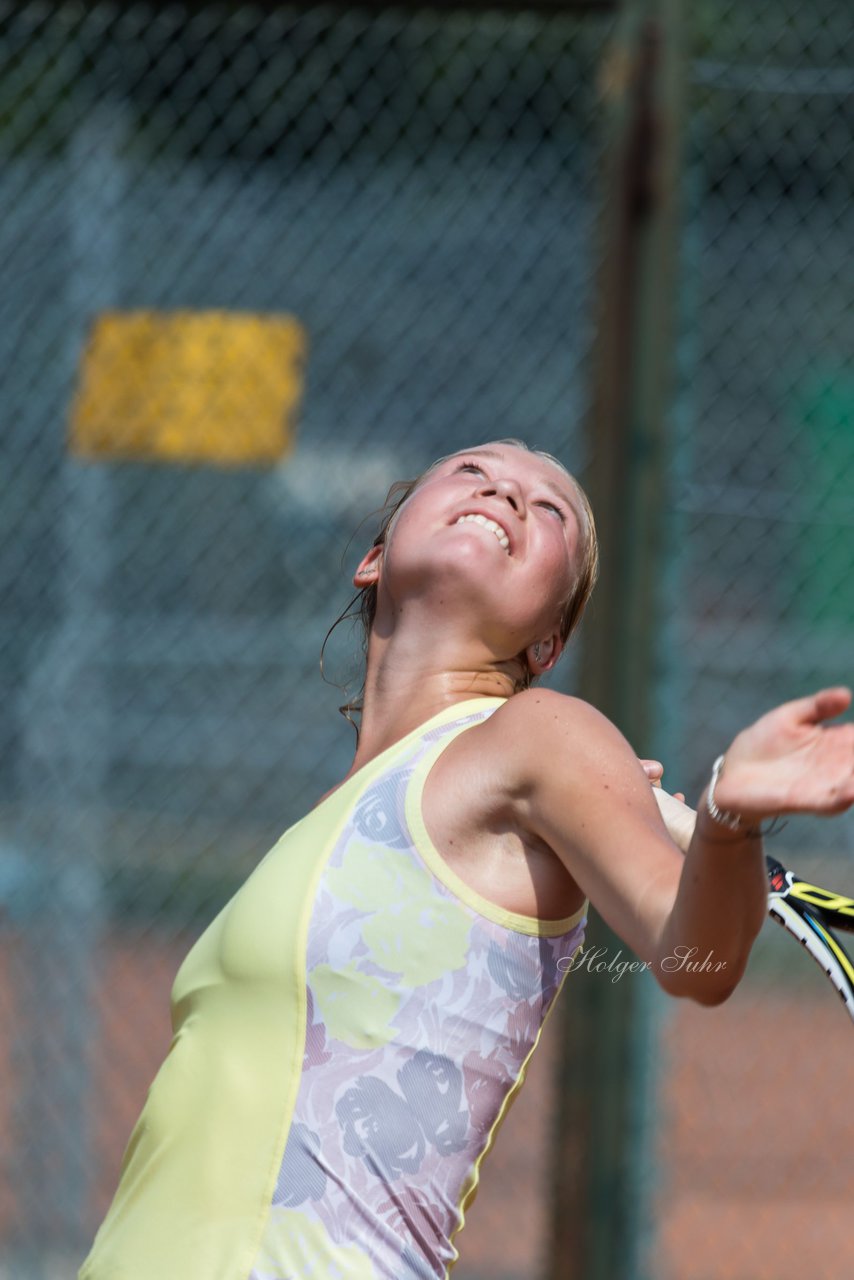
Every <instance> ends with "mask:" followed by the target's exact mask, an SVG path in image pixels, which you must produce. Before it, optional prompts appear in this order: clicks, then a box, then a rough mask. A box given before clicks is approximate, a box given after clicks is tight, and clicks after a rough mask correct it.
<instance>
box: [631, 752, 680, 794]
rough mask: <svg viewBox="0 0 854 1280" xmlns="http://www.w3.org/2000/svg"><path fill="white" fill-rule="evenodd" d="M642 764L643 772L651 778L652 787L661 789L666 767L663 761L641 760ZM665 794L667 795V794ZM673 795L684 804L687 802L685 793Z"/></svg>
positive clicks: (677, 792)
mask: <svg viewBox="0 0 854 1280" xmlns="http://www.w3.org/2000/svg"><path fill="white" fill-rule="evenodd" d="M640 763H641V764H642V765H643V771H644V773H645V774H646V776H647V777H648V778H649V780H650V782H651V783H652V785H653V786H654V787H660V786H661V779H662V778H663V777H664V765H663V764H662V763H661V761H660V760H641V761H640ZM665 794H667V793H666V792H665ZM673 795H674V798H675V799H676V800H681V801H683V803H684V800H685V794H684V792H682V791H674V793H673Z"/></svg>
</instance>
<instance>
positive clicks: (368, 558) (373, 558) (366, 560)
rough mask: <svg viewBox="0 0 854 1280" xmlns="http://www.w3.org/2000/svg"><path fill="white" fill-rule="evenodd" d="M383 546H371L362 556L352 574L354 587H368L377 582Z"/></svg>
mask: <svg viewBox="0 0 854 1280" xmlns="http://www.w3.org/2000/svg"><path fill="white" fill-rule="evenodd" d="M383 550H384V548H383V547H381V546H380V547H371V549H370V551H369V552H368V553H367V555H364V556H362V559H361V560H360V561H359V567H358V569H357V570H356V572H355V574H354V575H353V586H354V587H369V586H370V585H371V583H373V582H378V581H379V577H380V568H381V565H382V557H383Z"/></svg>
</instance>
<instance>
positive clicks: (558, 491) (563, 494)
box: [453, 446, 578, 515]
mask: <svg viewBox="0 0 854 1280" xmlns="http://www.w3.org/2000/svg"><path fill="white" fill-rule="evenodd" d="M467 453H470V454H480V455H481V456H482V457H486V458H497V459H498V461H499V462H503V461H504V454H503V453H499V452H498V450H497V449H487V448H484V447H479V446H476V447H475V448H474V449H461V450H460V452H459V453H455V454H454V455H453V456H454V457H455V458H462V457H464V455H465V454H467ZM536 456H537V455H536V454H534V457H536ZM543 484H544V485H545V487H546V488H547V489H550V490H551V491H552V493H553V494H555V495H556V496H557V497H558V498H560V499H561V501H563V502H565V503H566V504H567V505H568V507H569V509H570V510H571V511H573V512H575V511H576V507H575V503H574V502H573V500H572V498H571V497H570V496H569V492H568V491H567V490H565V489H562V488H561V487H560V485H558V484H555V483H554V481H552V480H544V481H543ZM577 514H578V513H577V512H576V515H577Z"/></svg>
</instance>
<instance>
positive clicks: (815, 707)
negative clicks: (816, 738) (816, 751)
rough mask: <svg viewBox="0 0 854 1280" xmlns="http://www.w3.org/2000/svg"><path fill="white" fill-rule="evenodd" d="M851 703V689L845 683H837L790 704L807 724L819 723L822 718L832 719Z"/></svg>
mask: <svg viewBox="0 0 854 1280" xmlns="http://www.w3.org/2000/svg"><path fill="white" fill-rule="evenodd" d="M850 704H851V690H850V689H848V688H847V687H846V686H845V685H835V686H834V687H833V688H830V689H819V691H818V692H817V693H811V694H809V695H808V696H807V697H806V698H796V699H795V701H794V702H792V703H791V704H790V705H791V706H792V707H793V708H794V709H795V711H796V712H797V713H798V718H799V719H800V720H801V721H802V722H805V723H807V724H818V723H819V722H820V721H821V720H830V719H832V717H833V716H839V715H841V714H842V712H843V711H845V710H847V708H848V707H849V706H850Z"/></svg>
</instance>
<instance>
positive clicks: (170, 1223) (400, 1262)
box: [80, 441, 854, 1280]
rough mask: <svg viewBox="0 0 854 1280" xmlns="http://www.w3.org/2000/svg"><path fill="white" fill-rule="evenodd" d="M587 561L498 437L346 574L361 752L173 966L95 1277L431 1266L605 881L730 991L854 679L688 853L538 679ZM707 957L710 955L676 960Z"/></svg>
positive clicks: (734, 758)
mask: <svg viewBox="0 0 854 1280" xmlns="http://www.w3.org/2000/svg"><path fill="white" fill-rule="evenodd" d="M595 576H596V540H595V532H594V528H593V521H592V517H591V515H590V511H589V508H588V505H587V502H586V500H585V498H584V495H583V494H582V493H581V491H580V489H579V488H578V486H577V484H576V483H575V481H574V480H573V479H572V477H571V476H570V475H569V474H568V473H567V472H566V471H565V470H564V469H563V468H562V467H561V466H560V465H559V464H557V463H556V462H555V461H553V460H552V459H550V458H549V457H548V456H547V455H543V454H540V453H536V452H530V451H528V450H527V449H526V448H524V447H523V446H520V445H519V444H517V443H512V442H506V441H501V442H498V443H495V444H490V445H488V446H482V447H478V448H474V449H471V450H467V451H465V452H464V453H459V454H455V455H453V456H452V457H449V458H446V459H443V460H442V461H441V462H439V463H437V464H435V465H434V466H433V467H431V468H430V470H429V471H427V472H426V473H425V474H424V475H423V476H422V477H421V478H420V479H419V480H418V481H417V482H416V483H415V484H414V485H412V486H410V487H408V488H407V489H406V490H405V492H404V495H403V499H402V501H400V502H399V503H398V505H397V506H396V509H395V510H394V512H393V514H392V517H391V519H390V523H388V522H386V524H385V525H384V527H383V529H382V530H381V532H380V535H379V536H378V537H377V539H376V542H375V544H374V545H373V547H371V549H370V550H369V551H368V553H367V555H365V557H364V559H363V560H362V562H361V564H360V565H359V568H358V570H357V572H356V579H355V580H356V584H357V586H358V587H359V589H360V591H361V593H362V597H363V606H364V616H365V618H366V621H367V623H368V625H369V643H368V650H367V671H366V679H365V687H364V697H363V709H362V716H361V730H360V733H359V737H358V746H357V750H356V755H355V759H354V761H353V766H352V768H351V770H350V772H349V773H348V775H347V777H346V778H345V779H344V780H343V782H342V783H341V784H340V785H339V786H338V787H336V788H335V789H334V790H333V791H331V792H330V793H328V794H327V795H326V796H325V797H324V798H323V799H322V800H321V801H320V802H318V803H317V804H316V805H315V807H314V808H313V809H312V810H311V811H310V812H309V813H308V814H307V815H306V817H305V818H303V819H302V821H301V822H299V823H297V825H296V826H295V827H293V828H292V829H291V830H290V831H288V832H287V833H286V834H285V835H284V836H283V837H282V839H281V840H280V841H279V843H278V844H277V845H276V846H275V848H274V849H273V850H272V851H271V852H270V853H269V854H268V855H267V857H266V858H265V859H264V860H263V861H262V862H261V864H260V865H259V867H258V868H257V869H256V871H255V872H254V873H253V875H252V876H251V877H250V879H249V880H248V881H247V882H246V884H245V885H244V886H243V887H242V889H241V890H240V891H239V892H238V893H237V895H236V896H235V897H234V898H233V899H232V901H231V902H230V903H229V904H228V906H226V907H225V909H224V910H223V911H222V912H221V913H220V915H219V916H218V917H217V919H216V920H215V921H214V922H213V924H212V925H211V926H210V927H209V929H208V930H207V932H206V933H205V934H204V935H203V937H202V938H201V939H200V940H199V942H198V943H197V944H196V946H195V947H194V948H193V949H192V951H191V952H190V954H189V956H188V957H187V959H186V961H185V962H184V964H183V966H182V967H181V970H180V972H179V974H178V976H177V978H176V981H175V987H174V990H173V1023H174V1030H175V1036H174V1040H173V1043H172V1046H171V1049H170V1051H169V1054H168V1057H167V1058H166V1061H165V1062H164V1064H163V1066H162V1068H161V1070H160V1072H159V1073H158V1076H157V1078H156V1080H155V1082H154V1084H153V1086H152V1089H151V1091H150V1093H149V1096H148V1100H147V1102H146V1105H145V1108H144V1110H143V1112H142V1115H141V1117H140V1119H139V1122H138V1123H137V1126H136V1128H135V1129H134V1132H133V1134H132V1136H131V1140H130V1143H129V1145H128V1148H127V1151H126V1154H125V1158H124V1164H123V1167H122V1175H121V1181H120V1185H119V1188H118V1191H117V1193H116V1197H115V1200H114V1202H113V1205H112V1207H111V1209H110V1211H109V1213H108V1215H107V1218H106V1220H105V1222H104V1223H103V1225H102V1227H101V1230H100V1232H99V1233H98V1236H97V1239H96V1241H95V1244H94V1247H93V1250H92V1252H91V1254H90V1256H89V1258H88V1259H87V1261H86V1263H85V1264H84V1266H83V1269H82V1271H81V1273H80V1274H81V1277H83V1278H84V1280H154V1278H156V1280H309V1277H311V1278H312V1280H320V1278H321V1277H322V1278H323V1280H335V1278H340V1280H416V1278H417V1280H441V1278H442V1277H445V1276H446V1275H447V1273H448V1269H449V1267H450V1266H451V1264H452V1263H453V1260H454V1259H455V1257H456V1248H455V1244H454V1239H455V1236H456V1235H457V1233H458V1231H459V1229H460V1227H461V1226H462V1222H463V1213H464V1209H465V1207H466V1205H467V1204H468V1203H469V1202H470V1200H471V1198H472V1196H473V1194H474V1191H475V1189H476V1185H477V1181H478V1176H479V1171H480V1167H481V1161H482V1159H483V1157H484V1154H485V1153H486V1152H487V1151H488V1149H489V1147H490V1145H491V1143H492V1140H493V1137H494V1135H495V1134H496V1132H497V1130H498V1127H499V1124H500V1122H501V1119H502V1117H503V1115H504V1113H505V1112H506V1109H507V1107H508V1105H509V1103H510V1101H511V1099H512V1098H513V1096H514V1094H515V1092H516V1090H517V1089H518V1088H519V1086H520V1084H521V1082H522V1080H523V1077H524V1072H525V1066H526V1063H527V1061H528V1058H529V1057H530V1055H531V1053H532V1052H533V1050H534V1048H535V1046H536V1044H537V1040H538V1038H539V1035H540V1031H541V1028H542V1025H543V1021H544V1019H545V1017H546V1015H547V1013H548V1012H549V1010H550V1009H551V1008H552V1007H553V1004H554V1000H555V997H556V995H557V993H558V991H559V989H560V987H561V985H562V983H563V981H564V980H565V978H566V973H567V969H568V967H569V966H570V963H571V960H572V957H573V956H574V955H575V953H576V951H577V949H578V948H579V946H580V945H581V941H582V938H583V936H584V926H585V915H586V910H587V904H588V899H589V900H590V901H592V902H594V903H595V905H596V907H597V908H598V909H599V911H600V912H601V913H602V915H603V916H604V917H605V918H606V919H607V920H608V921H609V923H610V924H611V925H612V926H613V928H614V929H615V930H616V931H617V933H618V934H619V935H620V937H621V938H623V939H624V940H625V942H626V943H627V945H628V946H630V947H631V948H632V949H633V950H634V951H635V952H636V953H637V954H638V956H639V957H640V958H641V959H643V960H644V961H647V962H648V963H649V965H650V967H651V969H652V972H653V973H654V974H655V977H656V979H657V980H658V981H659V982H660V983H661V985H662V987H663V988H664V989H665V990H666V991H668V992H670V993H671V994H673V995H675V996H688V997H690V998H692V999H694V1000H697V1001H700V1002H701V1003H703V1004H709V1005H711V1004H717V1003H719V1002H720V1001H722V1000H724V999H726V997H727V996H728V995H729V994H730V993H731V992H732V990H733V988H734V987H735V986H736V984H737V983H738V981H739V978H740V977H741V975H742V974H743V972H744V968H745V964H746V962H747V958H748V954H749V952H750V948H751V944H752V943H753V940H754V938H755V937H756V934H757V933H758V931H759V928H760V926H761V924H762V922H763V920H764V918H765V914H766V899H767V889H766V879H765V870H764V865H763V855H762V842H761V839H760V838H758V837H757V835H756V833H755V827H756V824H757V823H758V822H759V821H760V820H762V819H764V818H766V817H768V816H770V815H775V814H778V813H783V812H793V811H805V812H817V813H835V812H839V811H841V810H842V809H844V808H846V807H848V806H849V805H850V804H851V803H852V801H854V726H851V725H843V726H837V727H835V728H827V727H825V726H824V724H823V722H824V721H825V720H826V719H827V718H828V717H830V716H833V715H836V714H837V713H838V712H840V711H842V710H844V709H845V707H846V706H847V705H848V702H849V699H850V694H849V692H848V691H847V690H845V689H829V690H824V691H823V692H821V693H818V694H816V695H815V696H813V697H809V698H803V699H800V700H799V701H797V702H791V703H788V704H786V705H784V706H781V707H778V708H777V709H776V710H774V711H772V712H771V713H770V714H769V715H766V716H764V717H763V718H762V719H761V720H759V721H758V722H757V723H756V724H754V725H753V726H751V727H750V728H748V729H747V730H745V731H744V732H743V733H740V734H739V735H738V737H737V738H736V739H735V741H734V742H733V743H732V745H731V746H730V747H729V749H728V751H727V752H726V757H725V764H724V767H723V770H722V772H720V771H719V776H718V777H717V779H716V786H715V789H714V796H713V799H712V801H711V803H710V804H707V799H706V794H704V796H703V798H702V799H701V801H700V805H699V817H698V819H697V822H696V830H695V831H694V834H693V836H692V838H691V840H690V844H689V846H688V849H687V853H686V854H684V855H683V853H682V852H681V851H680V850H679V849H678V848H677V845H676V843H674V840H673V839H672V838H671V837H670V835H669V834H668V830H667V828H666V826H665V822H663V821H662V817H661V812H660V809H659V805H658V804H657V803H656V799H655V798H654V793H653V790H652V788H651V787H650V785H649V779H648V776H647V774H646V773H645V771H644V768H643V767H642V765H641V763H639V762H638V760H637V759H636V757H635V755H634V753H633V751H632V749H631V747H630V746H629V744H628V743H627V742H626V741H625V740H624V739H623V738H622V736H621V735H620V733H619V732H618V731H617V730H616V729H615V728H614V726H613V725H612V724H610V723H609V722H608V721H607V720H606V719H605V718H604V717H603V716H602V715H600V714H599V713H598V712H597V711H596V710H595V709H594V708H593V707H591V706H589V705H587V704H585V703H584V702H582V701H580V700H579V699H577V698H571V697H565V696H562V695H560V694H558V693H554V692H546V691H542V690H539V689H537V688H534V687H529V686H530V685H531V681H532V679H533V678H535V677H537V676H539V675H541V674H542V673H543V672H545V671H548V670H549V669H550V668H551V667H552V666H553V665H554V664H555V662H556V661H557V660H558V658H559V656H560V654H561V651H562V649H563V647H564V645H565V643H566V640H567V638H568V636H569V634H570V632H571V631H572V629H573V627H574V626H575V624H576V623H577V622H578V620H579V618H580V616H581V613H582V611H583V608H584V605H585V602H586V600H587V597H588V596H589V593H590V590H591V589H592V586H593V582H594V580H595ZM710 764H711V762H710ZM650 773H651V774H653V775H654V773H655V770H654V769H652V768H650ZM661 803H662V806H663V809H664V811H665V813H666V815H667V818H668V821H669V822H670V823H671V825H672V827H673V830H674V833H675V834H676V835H677V836H678V834H679V830H678V829H679V827H680V823H681V822H682V821H683V818H685V817H687V819H688V825H689V826H690V825H693V821H694V815H693V811H691V810H688V809H687V808H686V807H685V806H683V805H681V804H680V803H679V802H678V801H677V800H675V799H673V798H672V797H665V796H664V795H662V797H661ZM691 949H695V950H694V952H693V954H695V955H698V956H701V957H706V956H707V955H710V956H711V958H712V962H711V963H710V964H709V965H708V966H694V967H690V966H685V965H674V964H673V963H672V957H674V956H677V955H679V954H684V952H685V951H686V950H691ZM577 980H582V979H581V977H580V976H579V978H578V979H577ZM587 980H588V981H590V980H593V979H591V978H587Z"/></svg>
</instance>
